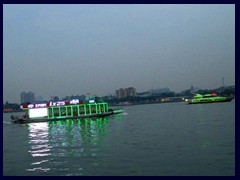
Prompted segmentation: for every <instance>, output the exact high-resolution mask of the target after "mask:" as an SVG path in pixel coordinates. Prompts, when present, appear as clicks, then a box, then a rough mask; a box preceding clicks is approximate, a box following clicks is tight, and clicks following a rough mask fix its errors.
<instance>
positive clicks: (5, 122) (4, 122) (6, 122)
mask: <svg viewBox="0 0 240 180" xmlns="http://www.w3.org/2000/svg"><path fill="white" fill-rule="evenodd" d="M3 124H11V122H9V121H3Z"/></svg>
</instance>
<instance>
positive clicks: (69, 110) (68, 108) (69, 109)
mask: <svg viewBox="0 0 240 180" xmlns="http://www.w3.org/2000/svg"><path fill="white" fill-rule="evenodd" d="M67 115H68V116H72V111H71V107H67Z"/></svg>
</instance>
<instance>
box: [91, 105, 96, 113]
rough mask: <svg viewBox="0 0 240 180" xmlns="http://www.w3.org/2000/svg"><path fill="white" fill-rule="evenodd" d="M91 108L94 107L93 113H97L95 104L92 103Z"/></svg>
mask: <svg viewBox="0 0 240 180" xmlns="http://www.w3.org/2000/svg"><path fill="white" fill-rule="evenodd" d="M91 109H92V113H96V108H95V104H92V105H91Z"/></svg>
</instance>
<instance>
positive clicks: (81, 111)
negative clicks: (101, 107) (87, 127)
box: [79, 106, 84, 114]
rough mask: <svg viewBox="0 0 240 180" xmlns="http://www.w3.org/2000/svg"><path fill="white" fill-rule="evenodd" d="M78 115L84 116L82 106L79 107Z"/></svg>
mask: <svg viewBox="0 0 240 180" xmlns="http://www.w3.org/2000/svg"><path fill="white" fill-rule="evenodd" d="M79 113H80V114H84V107H83V106H79Z"/></svg>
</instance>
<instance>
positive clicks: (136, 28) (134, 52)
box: [3, 4, 235, 103]
mask: <svg viewBox="0 0 240 180" xmlns="http://www.w3.org/2000/svg"><path fill="white" fill-rule="evenodd" d="M222 77H224V80H225V85H235V5H231V4H223V5H216V4H215V5H210V4H207V5H204V4H202V5H197V4H192V5H184V4H179V5H166V4H157V5H145V4H143V5H140V4H139V5H100V4H99V5H81V4H79V5H76V4H74V5H67V4H65V5H24V4H23V5H21V4H18V5H11V4H8V5H4V6H3V101H4V102H5V101H9V102H16V103H20V93H21V92H22V91H26V92H28V91H32V92H34V93H35V95H36V96H39V95H41V96H42V97H43V98H44V99H47V100H48V99H49V98H50V97H51V96H55V95H56V96H59V97H60V98H62V97H65V96H67V95H81V94H85V93H87V92H91V93H96V94H98V95H99V96H102V95H108V94H114V92H115V90H117V89H119V88H121V87H123V88H125V87H135V88H136V90H137V92H143V91H146V90H149V89H151V88H164V87H168V88H170V90H172V91H174V92H180V91H182V90H186V89H188V88H190V86H191V84H192V85H193V86H197V87H200V88H202V89H211V88H218V87H220V86H221V85H222Z"/></svg>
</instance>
